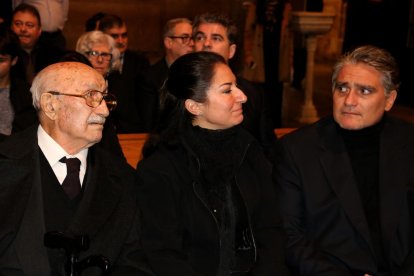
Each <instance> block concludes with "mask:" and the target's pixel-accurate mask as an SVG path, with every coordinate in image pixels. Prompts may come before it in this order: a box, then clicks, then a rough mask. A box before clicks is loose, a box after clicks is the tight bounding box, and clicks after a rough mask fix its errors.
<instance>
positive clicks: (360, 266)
mask: <svg viewBox="0 0 414 276" xmlns="http://www.w3.org/2000/svg"><path fill="white" fill-rule="evenodd" d="M413 141H414V126H413V125H410V124H408V123H405V122H402V121H398V120H395V119H392V118H386V120H385V125H384V128H383V132H382V133H381V141H380V153H379V156H380V158H379V188H378V190H379V195H378V197H379V202H380V210H379V212H380V215H379V217H380V223H381V233H382V241H383V247H384V250H385V255H386V256H388V260H387V261H388V263H389V266H390V268H391V270H392V275H399V276H401V275H414V256H413V254H414V251H413V250H414V169H413V168H414V159H413V156H414V143H413ZM280 144H281V149H282V150H281V151H282V155H281V160H280V162H278V165H277V166H276V170H275V172H276V173H275V174H276V181H277V182H278V183H277V184H278V187H279V193H278V195H279V196H280V200H281V206H282V215H283V217H284V220H285V222H284V223H285V230H286V232H287V235H288V243H287V260H288V263H289V265H290V266H292V267H293V268H294V270H295V271H296V272H297V273H298V275H323V276H326V275H332V276H338V275H339V276H341V275H364V273H369V274H371V275H380V274H377V263H376V260H375V257H374V247H373V244H372V242H371V237H370V231H369V226H368V223H367V220H366V218H365V215H364V210H363V206H362V203H361V200H360V197H359V192H358V187H357V183H356V180H355V178H354V176H353V172H352V171H353V170H352V167H351V162H350V158H349V156H348V153H347V151H346V149H345V145H344V142H343V140H342V138H341V136H339V134H338V132H337V129H336V125H335V123H334V120H333V118H331V117H329V118H326V119H322V120H320V121H319V122H318V123H316V124H314V125H312V126H309V127H305V128H302V129H300V130H298V131H296V132H294V133H291V134H289V135H286V136H285V137H283V138H282V139H281V140H280Z"/></svg>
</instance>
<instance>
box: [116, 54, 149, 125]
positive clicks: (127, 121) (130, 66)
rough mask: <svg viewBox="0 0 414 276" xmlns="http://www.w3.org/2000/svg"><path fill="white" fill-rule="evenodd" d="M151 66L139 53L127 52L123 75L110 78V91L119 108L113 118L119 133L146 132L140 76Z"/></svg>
mask: <svg viewBox="0 0 414 276" xmlns="http://www.w3.org/2000/svg"><path fill="white" fill-rule="evenodd" d="M148 66H149V62H148V60H147V58H146V57H144V56H143V55H141V54H140V53H138V52H135V51H131V50H126V51H125V54H124V64H123V66H122V73H119V72H113V73H111V74H110V75H109V76H108V86H109V88H108V90H109V92H110V93H112V94H114V95H115V96H116V98H117V102H118V106H117V107H116V109H115V110H114V111H112V113H111V116H112V117H113V118H114V123H115V126H116V128H117V133H139V132H146V129H145V118H143V117H142V114H141V110H142V109H143V108H146V103H145V102H142V101H141V100H140V94H141V93H142V92H141V90H140V88H139V83H138V82H139V76H140V74H142V73H143V72H144V71H145V70H146V69H147V68H148Z"/></svg>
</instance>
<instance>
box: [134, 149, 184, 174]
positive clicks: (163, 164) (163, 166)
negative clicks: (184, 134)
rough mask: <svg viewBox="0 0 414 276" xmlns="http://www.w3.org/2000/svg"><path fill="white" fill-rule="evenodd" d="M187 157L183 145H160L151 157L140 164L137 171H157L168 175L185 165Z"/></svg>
mask: <svg viewBox="0 0 414 276" xmlns="http://www.w3.org/2000/svg"><path fill="white" fill-rule="evenodd" d="M185 156H187V153H186V151H185V149H184V147H183V146H182V145H181V144H176V145H174V146H168V145H160V146H159V147H158V148H157V149H156V150H155V151H154V152H153V153H152V154H151V155H150V156H148V157H147V158H144V159H142V160H141V161H140V162H139V163H138V165H137V171H138V172H140V171H146V170H157V171H159V172H160V173H167V174H168V173H171V172H172V171H175V170H177V168H180V167H182V166H183V164H185V162H186V160H187V159H186V157H185Z"/></svg>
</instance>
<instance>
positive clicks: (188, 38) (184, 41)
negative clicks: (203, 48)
mask: <svg viewBox="0 0 414 276" xmlns="http://www.w3.org/2000/svg"><path fill="white" fill-rule="evenodd" d="M169 38H171V39H181V43H182V44H184V45H187V44H188V43H190V41H191V40H192V39H193V38H192V37H191V36H189V35H181V36H174V35H171V36H169Z"/></svg>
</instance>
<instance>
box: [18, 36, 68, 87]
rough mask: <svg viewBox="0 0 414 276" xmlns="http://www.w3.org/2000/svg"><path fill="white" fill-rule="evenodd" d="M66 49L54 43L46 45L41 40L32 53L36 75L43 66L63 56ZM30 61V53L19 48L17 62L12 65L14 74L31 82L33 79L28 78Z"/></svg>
mask: <svg viewBox="0 0 414 276" xmlns="http://www.w3.org/2000/svg"><path fill="white" fill-rule="evenodd" d="M63 54H64V51H62V50H61V49H59V48H55V47H53V46H52V45H45V44H42V43H40V42H38V43H37V45H36V46H35V47H34V49H33V51H32V52H31V53H30V56H31V57H32V62H33V67H34V68H33V69H34V72H33V73H34V75H36V74H37V73H39V72H40V71H41V70H42V69H43V68H45V67H47V66H49V65H51V64H53V63H56V62H58V61H59V60H60V58H61V57H62V56H63ZM28 61H29V54H28V53H27V52H25V51H24V50H22V49H20V50H19V55H18V59H17V63H16V65H15V66H13V67H12V73H13V75H14V76H16V77H18V78H20V79H24V80H26V81H27V82H28V83H31V80H29V79H27V76H26V67H27V65H28Z"/></svg>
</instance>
